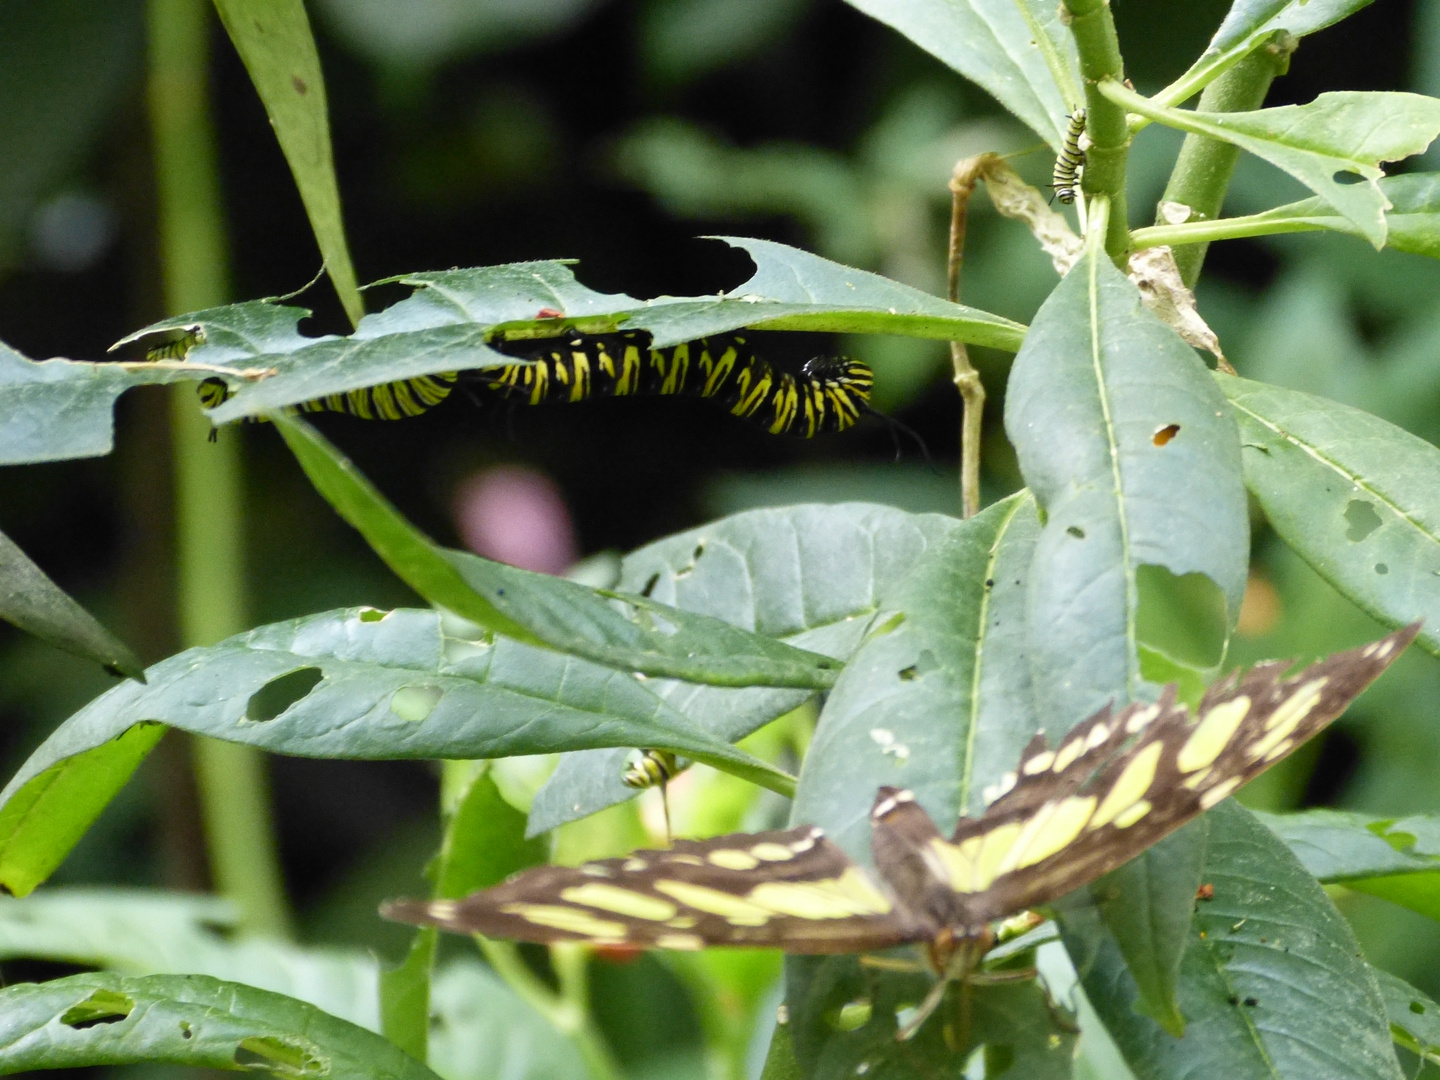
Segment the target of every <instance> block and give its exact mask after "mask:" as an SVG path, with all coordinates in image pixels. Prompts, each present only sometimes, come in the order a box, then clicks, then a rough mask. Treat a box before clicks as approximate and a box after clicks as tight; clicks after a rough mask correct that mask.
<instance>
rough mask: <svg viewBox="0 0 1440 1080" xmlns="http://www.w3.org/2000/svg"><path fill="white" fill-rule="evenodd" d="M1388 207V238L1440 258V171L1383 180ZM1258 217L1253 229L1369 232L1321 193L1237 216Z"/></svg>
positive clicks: (1410, 249) (1414, 251)
mask: <svg viewBox="0 0 1440 1080" xmlns="http://www.w3.org/2000/svg"><path fill="white" fill-rule="evenodd" d="M1380 194H1382V195H1383V196H1385V198H1386V200H1387V201H1388V202H1389V203H1390V208H1389V209H1388V210H1386V211H1385V243H1386V244H1387V245H1388V246H1389V247H1392V248H1394V249H1395V250H1396V251H1408V252H1410V253H1411V254H1414V255H1426V256H1429V257H1430V258H1432V259H1437V258H1440V173H1403V174H1401V175H1400V176H1387V177H1385V178H1384V179H1382V180H1381V181H1380ZM1234 220H1236V221H1245V222H1247V223H1252V224H1253V226H1254V231H1253V232H1251V233H1249V234H1248V235H1256V236H1261V235H1265V234H1267V233H1273V232H1287V231H1293V230H1296V229H1301V228H1307V229H1332V230H1335V231H1337V232H1347V233H1352V234H1354V235H1356V236H1360V235H1363V234H1362V233H1361V231H1360V227H1359V226H1358V225H1356V224H1355V223H1354V222H1353V221H1351V220H1350V219H1349V218H1347V217H1345V216H1344V215H1343V214H1341V213H1340V212H1339V211H1337V210H1336V209H1335V208H1334V207H1333V206H1331V205H1330V204H1329V203H1327V202H1326V201H1325V200H1324V199H1321V198H1319V197H1316V198H1313V199H1302V200H1300V201H1299V202H1293V203H1286V204H1285V205H1284V206H1277V207H1276V208H1275V209H1274V210H1267V211H1266V212H1265V213H1263V214H1253V215H1251V216H1249V217H1246V218H1239V219H1234Z"/></svg>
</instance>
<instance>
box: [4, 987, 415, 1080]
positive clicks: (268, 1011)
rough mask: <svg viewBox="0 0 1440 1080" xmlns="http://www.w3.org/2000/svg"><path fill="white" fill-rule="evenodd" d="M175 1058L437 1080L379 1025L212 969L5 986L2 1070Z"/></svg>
mask: <svg viewBox="0 0 1440 1080" xmlns="http://www.w3.org/2000/svg"><path fill="white" fill-rule="evenodd" d="M156 1063H168V1064H175V1065H190V1066H195V1067H199V1068H209V1069H251V1070H253V1069H263V1070H266V1071H269V1072H272V1073H275V1074H276V1075H279V1076H283V1077H290V1078H293V1080H300V1078H305V1077H325V1078H327V1080H362V1078H363V1080H434V1078H435V1074H434V1073H432V1072H431V1071H430V1070H429V1069H427V1068H426V1067H425V1066H424V1065H422V1064H420V1063H419V1062H418V1061H416V1060H415V1059H414V1058H412V1057H410V1056H409V1055H407V1054H405V1053H403V1052H401V1051H400V1050H399V1049H398V1048H396V1047H395V1046H392V1045H391V1044H390V1043H388V1042H386V1041H385V1039H383V1038H381V1037H380V1036H379V1035H376V1034H375V1033H374V1032H371V1031H366V1030H365V1029H364V1028H362V1027H357V1026H356V1025H354V1024H351V1023H349V1022H347V1021H345V1020H341V1019H338V1018H337V1017H334V1016H331V1015H329V1014H328V1013H325V1012H322V1011H321V1010H319V1009H317V1008H315V1007H314V1006H313V1005H307V1004H306V1003H305V1002H303V1001H297V1000H295V999H294V998H288V997H285V996H284V995H282V994H274V993H271V992H269V991H268V990H257V989H255V988H254V987H250V986H242V985H240V984H239V983H230V982H221V981H220V980H218V979H212V978H209V977H208V976H204V975H149V976H142V977H130V978H126V977H123V976H119V975H112V974H108V973H98V972H97V973H92V974H86V975H72V976H70V977H68V978H64V979H55V980H53V981H51V982H46V983H19V984H17V985H15V986H9V987H6V988H5V989H3V990H0V1072H3V1073H15V1072H26V1071H29V1070H31V1069H62V1068H81V1067H85V1066H93V1065H131V1064H147V1065H150V1064H156Z"/></svg>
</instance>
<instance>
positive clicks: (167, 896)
mask: <svg viewBox="0 0 1440 1080" xmlns="http://www.w3.org/2000/svg"><path fill="white" fill-rule="evenodd" d="M235 925H236V915H235V911H234V909H233V908H232V907H231V905H230V904H229V903H228V902H227V901H225V900H222V899H220V898H219V897H215V896H201V895H197V894H193V893H175V892H163V891H160V890H154V889H118V888H60V889H45V890H41V891H40V892H37V893H34V894H32V895H30V896H27V897H26V898H25V899H23V900H17V899H14V898H11V897H5V898H0V960H51V961H56V962H59V963H65V964H78V965H82V966H84V967H97V968H104V969H106V970H110V971H114V972H117V973H118V974H121V975H182V974H193V975H209V976H211V977H213V978H216V979H224V980H226V981H227V982H236V983H244V984H245V985H246V986H254V987H258V988H259V989H261V990H269V991H273V992H274V993H277V994H285V995H288V996H289V997H292V998H298V999H299V1000H301V1001H306V1002H309V1003H310V1004H311V1005H314V1006H315V1007H316V1008H318V1009H323V1010H324V1011H325V1012H327V1013H330V1014H331V1015H332V1016H338V1017H340V1018H341V1019H343V1020H348V1021H350V1022H351V1023H352V1024H358V1025H359V1026H361V1027H363V1028H368V1029H370V1030H371V1031H378V1030H379V1017H378V1015H377V1013H376V1009H375V989H376V974H377V972H376V964H375V958H374V957H373V956H371V955H370V954H369V953H367V952H365V951H363V950H359V949H353V950H342V949H323V948H312V947H304V946H299V945H292V944H289V943H287V942H281V941H271V940H262V939H259V938H253V937H251V938H231V937H228V936H226V935H227V933H228V932H230V931H233V929H234V928H235Z"/></svg>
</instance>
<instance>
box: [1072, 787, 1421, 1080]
mask: <svg viewBox="0 0 1440 1080" xmlns="http://www.w3.org/2000/svg"><path fill="white" fill-rule="evenodd" d="M1204 877H1205V884H1207V885H1212V886H1213V887H1214V897H1213V899H1210V900H1200V901H1197V903H1196V908H1197V911H1196V916H1195V919H1194V921H1193V922H1192V924H1191V929H1190V935H1189V943H1188V946H1187V948H1186V951H1185V956H1184V959H1183V960H1182V962H1181V978H1180V984H1179V986H1180V993H1179V1004H1180V1008H1181V1011H1182V1012H1183V1013H1184V1015H1185V1017H1186V1019H1187V1020H1188V1021H1189V1023H1188V1024H1187V1026H1186V1029H1185V1037H1184V1038H1183V1039H1177V1038H1175V1037H1174V1036H1172V1035H1168V1034H1166V1033H1165V1032H1164V1031H1163V1030H1162V1029H1161V1028H1160V1026H1159V1025H1158V1024H1156V1023H1155V1022H1154V1021H1153V1020H1150V1019H1148V1018H1146V1017H1143V1016H1141V1015H1139V1014H1138V1013H1137V1012H1136V1011H1135V1009H1134V1006H1135V1004H1136V1000H1137V992H1136V989H1135V984H1134V981H1133V980H1132V979H1131V977H1130V975H1129V974H1128V973H1127V972H1126V970H1125V968H1124V964H1123V961H1122V960H1121V957H1120V952H1119V949H1118V948H1117V947H1116V946H1115V945H1114V944H1113V942H1106V940H1105V935H1104V934H1103V932H1099V931H1098V930H1097V929H1096V928H1095V927H1093V926H1092V928H1091V931H1090V932H1089V933H1087V934H1085V935H1083V937H1081V936H1077V935H1076V933H1075V930H1076V927H1077V926H1078V925H1079V924H1080V923H1083V922H1085V921H1087V920H1088V921H1091V922H1092V923H1093V922H1094V921H1096V920H1098V919H1099V914H1098V912H1096V911H1095V910H1094V908H1093V907H1090V908H1088V909H1087V907H1086V905H1084V904H1077V905H1076V906H1075V907H1074V908H1072V909H1071V910H1069V911H1067V913H1066V916H1065V921H1064V924H1063V929H1064V932H1065V942H1066V948H1067V949H1068V950H1069V951H1070V954H1071V958H1072V959H1073V960H1074V962H1075V967H1076V970H1077V971H1078V972H1079V973H1080V977H1081V980H1082V982H1083V984H1084V986H1085V992H1086V994H1087V996H1088V997H1089V999H1090V1002H1091V1004H1092V1005H1094V1007H1095V1009H1096V1011H1097V1012H1098V1013H1099V1015H1100V1017H1101V1018H1102V1019H1103V1020H1104V1022H1105V1026H1106V1028H1107V1029H1108V1030H1109V1032H1110V1034H1111V1035H1112V1036H1113V1037H1114V1039H1115V1042H1116V1044H1117V1045H1118V1046H1119V1047H1120V1049H1121V1051H1122V1052H1123V1053H1124V1055H1125V1058H1126V1060H1127V1061H1128V1063H1129V1065H1130V1067H1131V1068H1132V1069H1133V1070H1134V1072H1135V1075H1136V1077H1138V1078H1139V1080H1179V1078H1182V1077H1193V1076H1194V1075H1195V1069H1196V1067H1197V1064H1198V1063H1203V1070H1204V1071H1205V1072H1206V1073H1207V1074H1213V1075H1215V1076H1224V1077H1226V1078H1227V1080H1275V1078H1276V1077H1292V1076H1293V1077H1305V1078H1307V1080H1399V1077H1400V1069H1399V1065H1398V1064H1397V1062H1396V1059H1395V1054H1394V1050H1393V1049H1392V1047H1391V1045H1390V1031H1389V1028H1390V1025H1389V1020H1388V1018H1387V1015H1386V1011H1385V1004H1384V1001H1383V999H1382V998H1381V995H1380V991H1379V988H1378V987H1377V986H1376V983H1375V978H1374V976H1373V974H1372V973H1371V970H1370V968H1369V966H1368V965H1367V964H1366V963H1365V961H1364V960H1363V959H1362V958H1361V956H1360V949H1359V945H1358V944H1357V942H1356V941H1355V936H1354V934H1353V932H1352V931H1351V930H1350V927H1349V925H1348V924H1347V923H1346V922H1345V920H1344V918H1343V917H1342V916H1341V915H1340V913H1339V912H1338V911H1336V910H1335V907H1334V905H1333V904H1332V903H1331V902H1330V899H1329V897H1327V896H1326V895H1325V892H1324V890H1323V889H1322V888H1321V887H1320V885H1319V884H1318V883H1317V882H1316V881H1315V879H1314V878H1313V877H1311V876H1310V875H1309V874H1308V873H1307V872H1306V871H1305V869H1304V868H1303V867H1302V866H1300V865H1299V863H1298V862H1296V861H1295V859H1294V858H1293V856H1291V855H1290V853H1289V851H1288V850H1287V849H1286V847H1285V845H1284V844H1283V843H1281V842H1280V841H1279V840H1278V839H1277V838H1276V837H1275V836H1274V835H1273V834H1271V833H1270V832H1269V831H1268V830H1267V829H1266V828H1265V827H1264V826H1263V825H1261V824H1259V823H1258V822H1257V821H1255V819H1254V818H1253V817H1251V816H1250V814H1249V812H1248V811H1246V810H1244V809H1243V808H1242V807H1240V806H1239V805H1238V804H1237V803H1235V802H1234V801H1233V800H1231V801H1227V802H1223V803H1221V804H1220V805H1219V806H1218V807H1216V808H1215V810H1213V811H1211V813H1210V843H1209V857H1208V859H1207V862H1206V867H1205V875H1204ZM1207 892H1208V890H1207Z"/></svg>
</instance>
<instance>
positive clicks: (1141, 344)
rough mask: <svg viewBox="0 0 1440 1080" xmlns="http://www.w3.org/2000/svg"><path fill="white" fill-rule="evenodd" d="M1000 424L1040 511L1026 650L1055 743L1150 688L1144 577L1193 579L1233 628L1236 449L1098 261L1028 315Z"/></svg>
mask: <svg viewBox="0 0 1440 1080" xmlns="http://www.w3.org/2000/svg"><path fill="white" fill-rule="evenodd" d="M1005 430H1006V432H1007V433H1008V434H1009V436H1010V441H1011V442H1012V443H1014V445H1015V448H1016V452H1017V454H1018V456H1019V461H1020V469H1021V472H1022V473H1023V474H1024V476H1025V479H1026V481H1027V482H1028V483H1029V485H1030V488H1031V490H1032V491H1033V492H1034V493H1035V498H1036V500H1037V502H1038V503H1039V504H1040V506H1041V508H1042V510H1043V511H1044V513H1045V515H1046V523H1045V526H1044V528H1043V529H1042V530H1041V532H1040V537H1039V540H1038V541H1037V543H1036V548H1035V559H1034V561H1033V563H1032V564H1031V566H1030V572H1029V578H1028V581H1027V585H1026V587H1027V590H1028V598H1027V607H1026V621H1027V624H1028V632H1027V635H1026V649H1027V650H1028V654H1029V662H1030V669H1031V674H1032V677H1033V680H1034V694H1035V708H1036V711H1037V713H1038V715H1040V716H1043V717H1045V725H1046V728H1047V730H1049V731H1051V732H1052V733H1060V732H1064V731H1067V730H1068V729H1069V728H1070V727H1071V726H1073V725H1074V724H1076V723H1078V722H1079V721H1080V720H1082V719H1084V718H1085V717H1087V716H1090V715H1091V714H1093V713H1094V712H1095V711H1096V710H1098V709H1100V708H1103V707H1104V706H1105V705H1107V704H1109V703H1111V702H1114V703H1116V704H1124V703H1126V702H1128V701H1130V700H1132V699H1134V698H1136V697H1137V696H1142V695H1145V694H1148V693H1149V691H1147V690H1146V688H1145V676H1146V674H1147V673H1146V672H1145V671H1143V670H1142V667H1141V660H1140V656H1139V647H1140V646H1144V645H1146V644H1147V641H1146V640H1145V639H1144V637H1142V634H1141V631H1142V629H1145V628H1146V627H1145V625H1144V624H1145V622H1146V621H1152V622H1153V621H1161V622H1163V621H1164V620H1163V619H1159V620H1150V619H1149V618H1148V616H1147V613H1146V612H1142V611H1141V604H1142V601H1144V600H1146V596H1145V595H1144V594H1143V591H1142V589H1141V585H1142V584H1144V583H1145V580H1146V577H1147V575H1148V576H1167V575H1168V576H1169V577H1171V578H1181V579H1184V578H1188V577H1189V576H1190V575H1196V574H1198V575H1204V577H1205V578H1208V580H1209V582H1211V583H1213V590H1214V591H1216V592H1218V593H1219V594H1220V597H1221V598H1223V602H1224V604H1225V607H1226V615H1227V625H1230V624H1233V622H1234V619H1235V617H1236V615H1237V614H1238V612H1239V609H1240V599H1241V597H1242V595H1243V593H1244V589H1245V580H1246V570H1247V564H1248V559H1249V546H1250V545H1249V521H1248V514H1247V508H1246V502H1245V488H1244V483H1243V480H1242V476H1241V463H1240V442H1239V438H1238V436H1237V434H1236V429H1235V421H1234V419H1233V418H1232V417H1231V415H1230V411H1229V409H1228V408H1227V407H1226V404H1225V399H1224V397H1223V396H1222V395H1221V394H1219V393H1218V392H1217V391H1216V390H1215V387H1214V383H1213V381H1212V380H1211V378H1210V375H1209V373H1208V371H1207V370H1206V368H1205V365H1204V364H1203V363H1202V362H1201V360H1200V358H1199V357H1198V356H1197V355H1196V354H1195V352H1194V350H1192V349H1191V348H1190V347H1189V346H1188V345H1186V344H1185V343H1184V342H1182V341H1181V340H1180V338H1179V337H1177V336H1176V334H1175V333H1174V331H1172V330H1171V329H1169V328H1168V327H1167V326H1165V325H1164V324H1163V323H1162V322H1161V321H1160V320H1159V319H1158V318H1156V317H1155V316H1154V315H1152V314H1151V313H1150V312H1149V311H1148V310H1146V309H1145V307H1144V306H1143V305H1142V303H1141V300H1140V293H1139V291H1138V290H1137V289H1136V288H1135V286H1134V285H1133V284H1131V283H1130V282H1129V281H1128V280H1126V279H1125V278H1124V277H1122V276H1121V274H1120V273H1119V271H1117V270H1116V269H1115V267H1114V266H1113V265H1112V264H1111V263H1110V261H1109V260H1108V259H1107V258H1104V257H1103V256H1102V257H1100V258H1099V259H1094V258H1090V257H1087V258H1086V259H1085V260H1083V261H1082V262H1080V263H1079V264H1077V266H1076V267H1075V269H1074V270H1072V271H1071V272H1070V273H1069V274H1068V275H1067V276H1066V277H1065V279H1064V280H1063V281H1061V283H1060V285H1059V287H1057V288H1056V290H1055V291H1054V292H1053V293H1052V294H1051V295H1050V298H1049V299H1048V300H1047V301H1046V302H1045V305H1044V306H1043V307H1042V308H1041V309H1040V312H1039V314H1038V315H1037V316H1036V319H1035V324H1034V326H1033V327H1032V328H1031V331H1030V333H1029V335H1028V336H1027V338H1026V340H1025V345H1024V347H1023V348H1022V349H1021V350H1020V353H1019V355H1018V356H1017V357H1016V359H1015V366H1014V368H1013V369H1012V371H1011V373H1010V381H1009V384H1008V387H1007V389H1006V395H1005ZM1146 567H1153V568H1158V571H1149V572H1147V571H1145V570H1144V568H1146ZM1161 572H1163V573H1161ZM1142 616H1147V617H1146V619H1142ZM1178 617H1180V613H1178V612H1177V613H1175V614H1174V615H1173V616H1172V618H1178ZM1215 660H1216V662H1217V663H1218V660H1219V657H1218V656H1217V657H1216V658H1215ZM1172 677H1173V676H1170V675H1169V674H1167V675H1166V677H1165V678H1163V679H1161V680H1156V681H1170V679H1171V678H1172Z"/></svg>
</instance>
